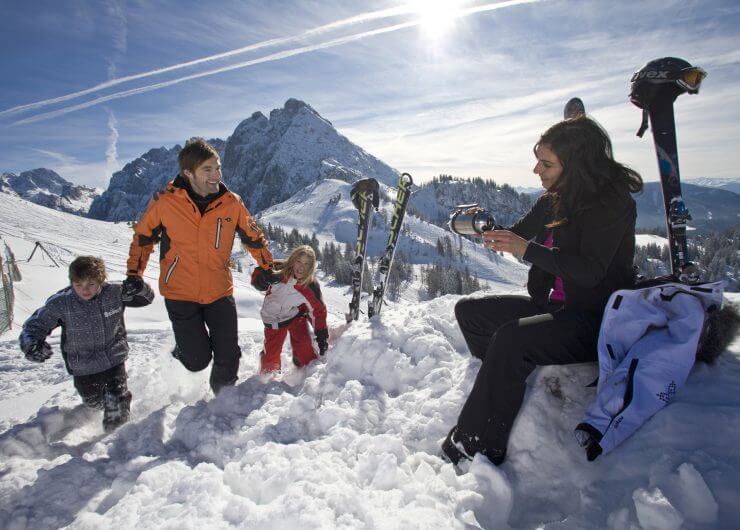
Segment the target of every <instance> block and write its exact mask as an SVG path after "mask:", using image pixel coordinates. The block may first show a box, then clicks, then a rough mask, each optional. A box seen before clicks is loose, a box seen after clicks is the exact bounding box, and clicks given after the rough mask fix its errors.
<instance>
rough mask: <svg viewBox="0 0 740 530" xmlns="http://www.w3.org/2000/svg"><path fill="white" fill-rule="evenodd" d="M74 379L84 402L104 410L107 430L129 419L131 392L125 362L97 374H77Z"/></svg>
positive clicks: (104, 424)
mask: <svg viewBox="0 0 740 530" xmlns="http://www.w3.org/2000/svg"><path fill="white" fill-rule="evenodd" d="M72 379H73V381H74V385H75V388H76V389H77V393H78V394H79V395H80V397H81V398H82V402H83V403H84V404H85V405H87V406H88V407H91V408H95V409H102V410H103V426H104V427H105V428H106V430H108V429H109V428H115V427H117V426H118V425H120V424H122V423H125V422H126V421H128V417H129V411H130V410H131V392H130V391H129V389H128V382H127V380H128V377H127V375H126V365H125V364H124V363H121V364H119V365H117V366H114V367H113V368H109V369H107V370H105V371H103V372H99V373H97V374H90V375H75V376H73V378H72Z"/></svg>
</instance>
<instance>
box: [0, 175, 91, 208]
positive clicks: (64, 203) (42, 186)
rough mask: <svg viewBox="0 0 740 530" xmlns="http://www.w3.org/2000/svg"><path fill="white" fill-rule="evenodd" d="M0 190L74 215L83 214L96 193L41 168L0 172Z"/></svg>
mask: <svg viewBox="0 0 740 530" xmlns="http://www.w3.org/2000/svg"><path fill="white" fill-rule="evenodd" d="M0 192H2V193H6V194H9V195H13V196H18V197H22V198H23V199H26V200H27V201H30V202H32V203H35V204H39V205H41V206H46V207H47V208H52V209H54V210H59V211H62V212H68V213H73V214H77V215H87V212H88V211H89V210H90V207H91V205H92V203H93V201H94V200H95V198H96V197H98V196H99V195H100V190H97V189H94V188H89V187H87V186H75V185H74V184H72V183H71V182H68V181H66V180H64V179H63V178H62V177H60V176H59V175H58V174H57V173H56V172H54V171H52V170H50V169H45V168H39V169H33V170H30V171H24V172H22V173H20V174H19V175H15V174H13V173H3V174H2V175H0Z"/></svg>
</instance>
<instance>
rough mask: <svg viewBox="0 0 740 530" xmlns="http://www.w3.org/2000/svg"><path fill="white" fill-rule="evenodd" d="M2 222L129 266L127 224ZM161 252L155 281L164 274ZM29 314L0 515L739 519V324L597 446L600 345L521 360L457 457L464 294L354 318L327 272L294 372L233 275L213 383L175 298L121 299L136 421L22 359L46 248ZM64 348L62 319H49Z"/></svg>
mask: <svg viewBox="0 0 740 530" xmlns="http://www.w3.org/2000/svg"><path fill="white" fill-rule="evenodd" d="M0 235H2V236H3V239H4V240H5V241H6V242H7V243H8V244H9V245H10V246H11V247H12V248H13V250H14V251H15V254H16V256H17V257H18V258H19V259H21V260H24V259H25V258H26V257H27V256H28V254H30V251H31V249H32V247H33V244H34V242H35V241H37V240H40V241H42V242H43V243H44V245H45V247H46V248H47V249H48V250H49V251H50V252H51V253H52V254H53V255H54V256H55V258H57V259H59V260H61V261H62V262H64V263H65V264H66V263H68V262H69V261H70V260H71V259H72V258H73V256H74V255H75V254H79V253H93V254H97V255H102V256H104V257H105V258H106V260H107V263H108V265H109V269H110V270H111V276H112V278H113V279H120V278H122V277H123V272H124V267H125V255H126V249H127V246H128V238H129V236H130V229H129V228H128V227H126V225H125V224H114V223H108V222H101V221H94V220H90V219H83V218H79V217H74V216H71V215H67V214H62V213H59V212H55V211H52V210H48V209H44V208H40V207H37V206H35V205H32V204H29V203H28V202H25V201H21V200H20V199H17V198H13V197H6V196H2V195H0ZM156 261H157V260H156V257H155V256H153V259H152V263H151V264H150V268H149V269H148V271H147V272H148V274H147V279H148V280H150V281H154V278H155V277H156V274H157V272H158V271H157V268H156V265H157V263H156ZM20 267H21V272H22V273H23V280H22V281H21V282H18V283H17V284H16V298H17V299H16V318H15V321H16V327H14V329H13V330H11V331H9V332H6V333H5V334H3V335H2V336H0V362H1V364H0V366H2V370H0V476H2V481H1V482H0V527H2V528H9V529H10V528H33V529H45V528H60V527H67V528H74V529H93V528H95V529H97V528H116V529H119V528H126V529H128V528H131V529H133V528H136V529H141V528H143V529H148V528H229V527H237V528H249V529H252V528H255V529H256V528H260V529H265V528H267V529H282V528H291V529H292V528H301V529H318V528H322V529H329V528H346V529H350V528H351V529H354V528H358V529H359V528H383V529H386V528H388V529H396V528H397V529H425V530H426V529H457V528H459V529H464V528H465V529H467V528H486V529H499V528H509V527H514V528H535V527H537V528H553V529H554V528H584V529H585V528H589V529H591V528H638V527H640V526H641V527H643V528H677V527H678V526H679V525H680V524H681V522H682V523H683V526H682V528H688V529H704V528H734V527H735V526H736V524H737V521H738V520H740V505H738V503H737V499H738V498H740V478H738V473H737V470H738V468H740V453H739V452H738V451H737V449H736V445H737V440H738V439H739V438H740V397H739V396H738V392H737V388H738V385H740V341H738V340H736V341H735V342H734V343H733V344H732V345H731V347H730V349H729V351H727V352H726V353H725V354H724V355H722V356H721V357H720V359H719V361H718V363H717V364H716V365H715V366H705V365H701V366H697V367H696V368H695V369H694V370H693V372H692V374H691V376H690V377H689V380H688V383H687V384H686V386H685V387H684V388H682V389H681V390H680V391H679V392H678V394H677V396H676V398H675V401H674V402H673V403H672V404H671V405H669V406H668V407H667V408H666V409H664V410H663V411H661V412H660V413H659V414H658V415H656V416H655V417H654V418H653V419H652V420H651V421H650V422H648V423H647V424H646V425H645V426H644V427H643V428H642V429H641V430H640V431H639V432H638V433H636V434H635V435H634V436H633V437H632V438H630V439H629V440H628V441H627V442H626V443H625V444H624V445H623V446H621V447H620V448H618V449H617V450H615V451H614V452H613V453H610V454H609V455H606V456H604V457H601V458H599V459H597V460H596V461H595V462H592V463H588V462H586V459H585V455H584V454H583V452H582V450H581V449H580V448H579V447H578V446H577V444H576V443H575V441H574V439H573V436H572V429H573V427H574V426H575V425H576V424H577V423H578V421H579V420H580V419H581V415H582V413H583V411H584V408H585V407H586V404H587V403H588V402H589V401H590V400H591V399H592V398H593V395H594V390H593V389H592V388H588V387H586V385H587V384H588V383H590V382H591V381H592V380H593V378H594V377H595V375H596V372H597V371H596V367H595V366H594V365H577V366H571V367H552V368H546V369H541V370H538V371H536V372H535V373H534V374H533V377H532V378H531V380H530V384H529V391H528V393H527V396H526V398H525V403H524V407H523V410H522V413H521V415H520V417H519V419H518V421H517V423H516V425H515V428H514V432H513V436H512V439H511V445H510V453H509V454H510V456H509V459H508V461H507V462H506V463H505V464H504V465H503V466H502V467H500V468H495V467H492V466H491V465H490V464H488V463H487V462H486V460H485V459H481V458H477V459H476V460H475V461H474V462H473V463H472V465H470V466H469V468H467V469H466V470H464V472H462V473H459V474H458V473H456V471H455V469H454V468H453V467H452V466H451V465H450V464H447V463H445V462H444V461H443V460H442V459H440V458H439V456H438V447H439V443H440V441H441V439H442V438H443V436H444V435H445V434H446V432H447V430H448V429H449V427H450V425H451V424H452V423H453V422H454V421H455V418H456V416H457V414H458V412H459V410H460V407H461V405H462V403H463V400H464V398H465V396H466V395H467V393H468V391H469V390H470V388H471V386H472V384H473V381H474V378H475V374H476V372H477V370H478V367H479V361H477V360H474V359H472V358H471V357H470V355H469V354H468V353H467V349H466V346H465V343H464V340H463V338H462V336H461V334H460V332H459V331H458V329H457V326H456V325H455V322H454V316H453V308H454V304H455V302H456V301H457V300H458V297H454V296H446V297H442V298H438V299H436V300H433V301H430V302H424V303H409V302H406V303H404V304H389V305H388V307H386V308H385V309H384V313H383V314H382V315H381V318H379V319H375V320H373V321H372V322H367V321H364V320H360V321H358V322H356V323H354V324H353V325H352V326H350V327H346V326H345V325H344V324H343V323H342V320H343V319H342V317H341V313H342V312H343V311H344V310H345V308H346V303H347V297H346V293H345V291H344V290H342V289H338V288H334V287H331V286H325V288H324V294H325V296H326V299H327V303H328V306H329V310H330V326H331V328H332V330H333V333H332V339H331V346H330V349H329V352H328V354H327V356H326V359H325V360H323V361H321V362H319V363H317V364H315V365H313V366H310V367H308V368H306V369H304V370H296V369H295V368H294V367H293V365H292V363H290V361H289V359H290V357H289V355H290V354H289V351H288V347H287V346H286V352H284V357H283V359H284V360H283V363H284V367H285V368H286V371H285V373H284V375H283V377H282V379H281V380H278V381H271V382H266V381H263V380H261V379H260V378H259V377H258V376H257V375H256V371H257V365H258V360H257V359H258V357H257V356H258V352H259V350H260V349H261V335H262V324H261V323H260V322H259V320H258V310H259V305H260V296H259V293H257V292H255V291H254V290H253V289H251V288H250V287H248V286H247V285H246V283H245V281H244V280H245V278H246V274H244V275H237V289H236V293H235V298H236V300H237V303H238V310H239V316H240V320H239V330H240V335H239V343H240V345H241V347H242V352H243V357H242V365H241V369H240V373H239V378H240V379H239V382H238V384H237V385H236V387H234V388H231V389H226V390H225V391H224V392H222V393H221V394H220V395H219V396H218V397H216V398H214V397H213V396H212V395H211V394H210V392H209V390H208V381H207V378H208V374H207V373H206V372H203V373H198V374H192V373H189V372H187V371H186V370H185V369H184V368H182V367H181V366H180V365H179V363H177V362H176V361H174V360H173V359H172V358H171V357H170V355H169V350H170V348H171V346H172V337H171V331H170V329H169V323H168V321H167V316H166V312H165V310H164V307H163V304H162V300H161V298H160V297H158V298H157V299H156V300H155V303H154V304H153V305H152V306H150V307H147V308H141V309H130V310H127V311H126V320H127V327H128V330H129V340H130V343H131V354H130V358H129V361H128V364H127V366H128V372H129V385H130V388H131V390H132V392H133V395H134V399H133V408H132V419H131V421H130V422H129V423H128V424H127V425H125V426H123V427H122V428H121V429H119V430H118V431H116V432H114V433H112V434H109V435H105V434H104V433H103V431H102V427H101V425H100V420H101V417H100V413H99V412H96V411H93V412H89V411H87V410H85V409H84V408H83V407H82V406H81V405H80V401H79V398H78V397H77V395H76V394H75V391H74V388H73V386H72V381H71V378H70V377H69V376H68V375H67V374H66V373H65V371H64V366H63V362H62V359H61V356H60V355H59V354H58V353H57V354H56V355H55V356H54V357H53V358H52V359H50V360H49V361H47V362H46V363H45V364H43V365H37V364H32V363H30V362H27V361H25V360H24V359H23V358H22V355H21V354H20V352H19V351H18V346H17V341H16V337H17V334H18V327H19V326H20V323H21V322H22V321H23V320H24V319H25V318H26V317H27V316H28V315H29V314H30V313H31V312H32V311H33V310H34V309H35V308H36V307H38V306H39V305H40V304H42V303H43V301H44V300H45V298H46V297H47V296H48V295H49V294H51V293H52V292H54V291H56V290H57V289H59V288H61V287H63V286H64V285H65V284H66V283H67V279H66V270H64V269H63V268H55V267H53V265H51V263H50V262H49V261H48V260H44V259H42V258H40V257H39V256H38V255H36V256H34V258H33V260H31V261H30V262H27V263H26V262H25V261H22V262H21V263H20ZM51 343H52V346H53V347H54V349H55V350H58V347H59V337H58V334H56V335H53V336H52V338H51Z"/></svg>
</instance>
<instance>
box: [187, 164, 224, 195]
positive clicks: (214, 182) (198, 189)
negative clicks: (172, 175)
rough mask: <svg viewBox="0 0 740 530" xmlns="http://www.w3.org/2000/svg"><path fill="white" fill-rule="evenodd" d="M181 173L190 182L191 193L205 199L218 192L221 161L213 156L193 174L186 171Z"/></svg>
mask: <svg viewBox="0 0 740 530" xmlns="http://www.w3.org/2000/svg"><path fill="white" fill-rule="evenodd" d="M183 173H184V175H185V177H187V179H188V181H190V187H191V188H193V191H194V192H195V193H197V194H198V195H200V196H201V197H205V196H206V195H210V194H211V193H216V192H217V191H218V185H219V183H220V182H221V160H219V158H218V157H217V156H214V157H212V158H209V159H208V160H206V161H205V162H203V163H202V164H201V165H199V166H198V168H197V169H196V170H195V171H194V172H193V171H189V170H187V169H186V170H184V171H183Z"/></svg>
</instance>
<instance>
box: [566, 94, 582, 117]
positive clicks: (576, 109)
mask: <svg viewBox="0 0 740 530" xmlns="http://www.w3.org/2000/svg"><path fill="white" fill-rule="evenodd" d="M585 115H586V107H585V105H584V104H583V100H581V98H571V99H570V100H568V103H566V104H565V108H564V109H563V119H564V120H572V119H574V118H578V117H580V116H585Z"/></svg>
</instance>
